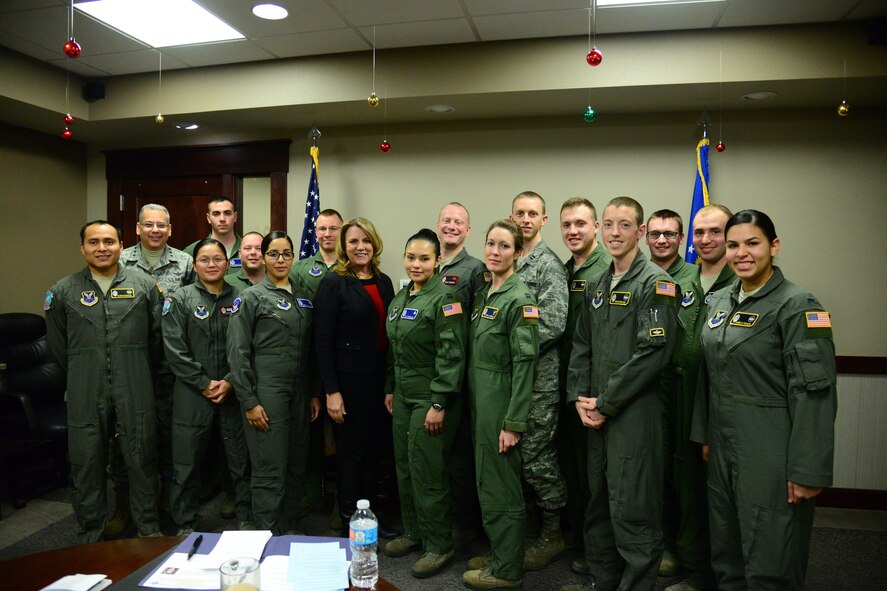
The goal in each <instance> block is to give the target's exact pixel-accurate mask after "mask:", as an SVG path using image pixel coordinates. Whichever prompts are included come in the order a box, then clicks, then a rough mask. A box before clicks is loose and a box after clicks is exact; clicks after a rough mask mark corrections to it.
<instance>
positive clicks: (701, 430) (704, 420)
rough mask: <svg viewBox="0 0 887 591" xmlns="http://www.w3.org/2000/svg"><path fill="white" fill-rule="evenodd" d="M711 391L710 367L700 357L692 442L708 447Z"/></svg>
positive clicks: (691, 427)
mask: <svg viewBox="0 0 887 591" xmlns="http://www.w3.org/2000/svg"><path fill="white" fill-rule="evenodd" d="M710 399H711V389H710V386H709V382H708V366H707V365H706V362H705V355H700V356H699V379H698V380H697V382H696V398H695V399H694V401H693V422H692V424H691V426H690V441H695V442H696V443H701V444H702V445H708V405H709V402H710Z"/></svg>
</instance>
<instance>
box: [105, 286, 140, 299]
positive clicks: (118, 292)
mask: <svg viewBox="0 0 887 591" xmlns="http://www.w3.org/2000/svg"><path fill="white" fill-rule="evenodd" d="M135 295H136V290H134V289H133V288H131V287H115V288H113V289H112V290H111V293H110V296H111V299H112V300H131V299H133V298H134V297H135Z"/></svg>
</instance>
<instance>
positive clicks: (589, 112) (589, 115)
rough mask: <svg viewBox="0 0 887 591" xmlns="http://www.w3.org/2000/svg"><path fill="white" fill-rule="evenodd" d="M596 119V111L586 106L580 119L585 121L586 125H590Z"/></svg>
mask: <svg viewBox="0 0 887 591" xmlns="http://www.w3.org/2000/svg"><path fill="white" fill-rule="evenodd" d="M595 117H597V111H595V110H594V109H592V108H591V105H588V108H587V109H585V114H583V115H582V118H583V119H585V122H586V123H591V122H592V121H594V118H595Z"/></svg>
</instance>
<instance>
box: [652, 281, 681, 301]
mask: <svg viewBox="0 0 887 591" xmlns="http://www.w3.org/2000/svg"><path fill="white" fill-rule="evenodd" d="M656 295H664V296H670V297H677V290H676V289H675V285H674V283H670V282H668V281H657V282H656Z"/></svg>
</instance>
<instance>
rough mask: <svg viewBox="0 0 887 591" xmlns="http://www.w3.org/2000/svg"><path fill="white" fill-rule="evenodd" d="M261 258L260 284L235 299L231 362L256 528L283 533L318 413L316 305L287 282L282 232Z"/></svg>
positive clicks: (289, 257)
mask: <svg viewBox="0 0 887 591" xmlns="http://www.w3.org/2000/svg"><path fill="white" fill-rule="evenodd" d="M262 258H263V260H264V262H265V269H266V273H265V278H264V279H263V280H262V281H261V283H258V284H256V285H254V286H252V287H248V288H246V289H245V290H243V292H242V294H241V297H240V298H238V299H236V300H234V310H233V315H232V317H231V325H230V327H229V328H228V360H229V363H230V364H231V382H232V383H233V384H234V391H235V392H236V393H237V399H238V400H239V401H240V407H241V409H242V410H243V413H244V415H245V423H244V431H245V434H246V444H247V447H248V448H249V456H250V461H251V464H252V482H251V491H252V504H253V522H254V524H255V526H256V528H258V529H270V530H271V531H273V532H274V533H275V534H281V533H285V532H288V531H293V530H294V529H295V508H296V507H298V505H299V501H300V500H301V498H300V497H301V494H302V490H303V482H304V480H305V467H306V460H307V450H308V424H309V421H313V420H315V419H316V418H317V416H318V414H319V413H320V399H319V398H313V397H311V398H310V403H309V383H310V380H309V374H308V372H309V371H311V367H312V366H313V364H311V363H310V362H309V347H310V344H311V323H312V312H313V307H314V305H313V304H312V302H311V300H310V299H309V297H308V294H307V293H306V292H303V291H301V290H300V288H298V287H295V286H293V285H292V284H291V283H290V280H289V271H290V267H292V264H293V258H294V254H293V242H292V240H291V239H290V237H289V236H287V235H286V233H285V232H281V231H274V232H271V233H269V234H268V235H267V236H265V238H264V239H263V240H262ZM309 412H310V419H309Z"/></svg>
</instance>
